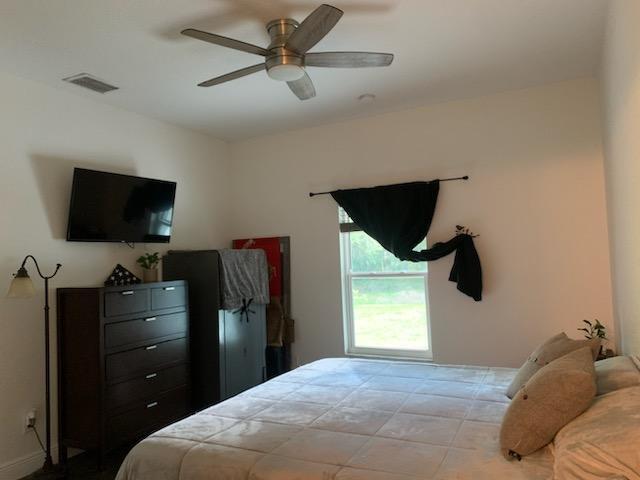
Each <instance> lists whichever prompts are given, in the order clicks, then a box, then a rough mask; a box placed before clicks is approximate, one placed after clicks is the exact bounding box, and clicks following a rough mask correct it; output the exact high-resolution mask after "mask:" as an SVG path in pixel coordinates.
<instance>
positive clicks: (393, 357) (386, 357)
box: [345, 352, 433, 363]
mask: <svg viewBox="0 0 640 480" xmlns="http://www.w3.org/2000/svg"><path fill="white" fill-rule="evenodd" d="M345 355H346V356H347V357H349V358H362V359H371V360H398V361H401V362H414V363H433V356H432V355H431V354H426V355H425V356H423V357H416V356H406V357H405V356H402V355H384V354H373V353H349V352H347V353H345Z"/></svg>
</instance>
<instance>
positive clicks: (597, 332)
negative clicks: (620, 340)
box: [578, 319, 613, 360]
mask: <svg viewBox="0 0 640 480" xmlns="http://www.w3.org/2000/svg"><path fill="white" fill-rule="evenodd" d="M583 322H584V323H585V325H586V326H584V327H582V328H579V329H578V330H580V331H581V332H584V338H586V339H587V340H591V339H593V338H599V339H600V340H601V341H602V342H605V341H607V340H609V339H608V338H607V332H606V330H607V327H605V326H604V325H602V324H601V323H600V320H598V319H595V320H594V321H593V322H590V321H589V320H583ZM610 356H613V351H612V350H606V352H605V350H604V346H603V345H600V353H599V354H598V360H602V359H604V358H608V357H610Z"/></svg>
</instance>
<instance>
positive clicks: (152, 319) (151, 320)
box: [144, 317, 157, 322]
mask: <svg viewBox="0 0 640 480" xmlns="http://www.w3.org/2000/svg"><path fill="white" fill-rule="evenodd" d="M156 320H157V318H156V317H149V318H145V319H144V321H145V322H155V321H156Z"/></svg>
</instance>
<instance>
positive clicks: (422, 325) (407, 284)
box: [352, 277, 429, 350]
mask: <svg viewBox="0 0 640 480" xmlns="http://www.w3.org/2000/svg"><path fill="white" fill-rule="evenodd" d="M352 286H353V289H352V299H353V324H354V335H355V338H354V344H355V346H356V347H369V348H385V349H399V350H427V349H428V345H429V343H428V341H427V309H426V298H425V284H424V277H409V278H404V277H392V278H366V277H360V278H358V277H356V278H353V279H352Z"/></svg>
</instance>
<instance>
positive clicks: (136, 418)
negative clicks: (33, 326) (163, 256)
mask: <svg viewBox="0 0 640 480" xmlns="http://www.w3.org/2000/svg"><path fill="white" fill-rule="evenodd" d="M57 305H58V308H57V312H58V372H59V373H58V398H59V401H58V403H59V405H58V425H59V428H58V434H59V439H58V440H59V448H60V461H61V463H64V462H65V461H66V456H67V448H69V447H74V448H81V449H83V450H89V449H96V450H98V451H99V453H100V456H101V457H103V456H104V454H105V453H106V452H108V451H109V450H111V449H113V448H115V447H118V446H120V445H123V444H126V443H127V442H132V441H135V440H137V439H139V438H141V437H142V436H144V435H147V434H149V433H151V432H152V431H154V430H157V429H159V428H161V427H163V426H165V425H167V424H169V423H171V422H173V421H175V420H178V419H179V418H182V417H184V416H186V415H188V414H189V413H190V412H189V408H190V407H189V405H190V401H189V396H190V395H189V383H190V382H189V312H188V307H187V305H188V302H187V284H186V282H184V281H173V282H160V283H149V284H142V285H133V286H126V287H108V288H63V289H59V290H58V304H57Z"/></svg>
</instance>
